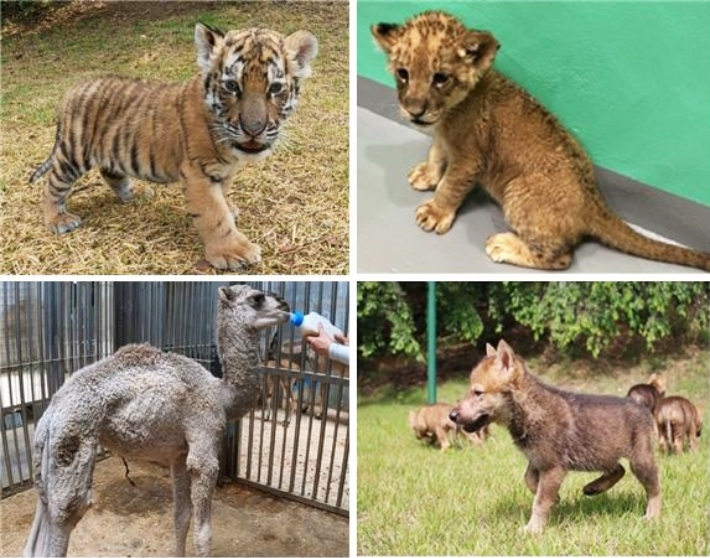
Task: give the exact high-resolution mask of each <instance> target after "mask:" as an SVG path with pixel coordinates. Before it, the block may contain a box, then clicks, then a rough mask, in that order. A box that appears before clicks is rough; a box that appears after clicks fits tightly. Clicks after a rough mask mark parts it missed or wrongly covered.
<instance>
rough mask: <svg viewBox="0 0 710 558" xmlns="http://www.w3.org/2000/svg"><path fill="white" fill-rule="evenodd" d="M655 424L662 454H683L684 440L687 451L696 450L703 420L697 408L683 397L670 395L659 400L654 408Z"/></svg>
mask: <svg viewBox="0 0 710 558" xmlns="http://www.w3.org/2000/svg"><path fill="white" fill-rule="evenodd" d="M656 424H657V427H658V434H659V442H660V446H661V451H662V452H664V453H672V452H675V453H683V449H684V447H685V442H686V440H687V442H688V445H687V447H688V450H689V451H696V450H697V449H698V437H699V436H700V432H701V430H702V427H703V419H702V416H701V414H700V411H699V410H698V408H697V407H696V406H695V405H693V403H692V402H691V401H689V400H688V399H686V398H685V397H681V396H679V395H672V396H670V397H665V398H663V399H661V401H659V402H658V405H657V406H656Z"/></svg>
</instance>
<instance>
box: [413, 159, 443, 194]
mask: <svg viewBox="0 0 710 558" xmlns="http://www.w3.org/2000/svg"><path fill="white" fill-rule="evenodd" d="M430 169H431V167H430V166H429V165H428V164H427V163H419V164H418V165H416V166H415V167H414V168H413V169H412V170H411V171H409V174H408V175H407V180H408V181H409V184H410V185H411V186H412V188H414V189H415V190H418V191H420V192H426V191H427V190H435V189H436V185H437V184H439V181H440V180H441V175H437V174H436V173H434V172H431V170H430Z"/></svg>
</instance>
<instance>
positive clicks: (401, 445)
mask: <svg viewBox="0 0 710 558" xmlns="http://www.w3.org/2000/svg"><path fill="white" fill-rule="evenodd" d="M707 363H708V355H707V354H706V353H702V354H699V355H695V357H693V358H692V359H690V361H684V362H683V363H682V364H675V363H674V364H673V365H672V366H670V367H669V370H668V372H669V373H670V381H669V383H670V393H676V394H681V395H685V396H688V397H689V398H691V399H692V400H693V401H694V402H696V403H701V404H704V405H707V402H708V387H709V386H708V380H709V379H708V372H707V370H708V367H707ZM533 369H535V367H534V366H533ZM644 373H645V370H637V371H634V372H633V376H635V377H632V376H629V375H626V376H623V375H618V377H614V376H613V375H611V376H609V375H606V376H604V377H596V378H595V377H587V378H585V379H584V380H583V383H584V385H585V388H584V389H585V391H588V392H596V393H619V392H622V391H623V392H624V393H625V391H626V389H627V388H628V386H629V385H631V384H633V383H636V382H637V381H639V380H640V379H641V376H642V375H643V374H644ZM553 375H556V374H555V373H554V371H553V373H552V374H551V376H553ZM546 379H547V380H548V381H551V380H550V377H548V378H546ZM579 381H581V380H579V378H578V382H579ZM555 383H556V384H558V385H560V386H565V385H569V384H566V383H565V382H564V380H563V379H560V378H557V379H556V380H555ZM465 387H466V381H465V378H462V380H461V381H455V382H449V383H447V384H445V385H442V386H439V397H438V399H439V400H441V401H448V402H451V403H453V402H455V401H456V400H457V399H458V398H459V397H460V396H461V395H462V394H463V393H464V391H465ZM681 388H682V389H681ZM686 389H687V390H688V391H685V390H686ZM425 397H426V394H425V389H423V388H419V389H414V390H409V391H406V392H400V393H396V394H395V393H394V392H392V391H391V390H383V391H380V392H379V393H377V394H375V395H373V396H371V397H367V398H361V400H360V402H359V406H358V471H357V473H358V483H357V485H358V492H357V499H358V529H357V532H358V541H357V547H358V553H359V554H363V555H474V556H476V555H530V554H535V555H539V554H543V555H580V554H581V555H646V556H650V555H707V554H708V550H710V548H709V547H708V532H709V527H710V526H709V522H708V511H709V510H708V507H709V505H710V483H709V482H708V455H709V454H710V452H709V444H708V435H707V430H706V432H705V433H704V435H703V436H702V437H701V449H700V451H699V452H698V453H696V454H683V455H679V456H670V457H668V456H662V455H657V462H658V466H659V470H660V473H661V484H662V497H663V513H662V518H661V520H660V522H657V523H648V522H646V521H644V520H643V519H642V515H643V513H644V509H645V504H646V502H645V495H644V491H643V489H642V487H641V485H640V484H639V483H638V481H637V480H636V478H635V477H634V476H633V475H632V474H631V473H630V471H628V469H629V468H628V466H627V464H625V468H626V469H627V475H626V476H625V477H624V478H623V479H622V480H621V481H620V482H619V483H618V484H617V485H616V486H615V487H614V488H612V489H611V490H610V491H609V492H607V493H604V494H601V495H599V496H596V497H585V496H583V495H582V492H581V490H582V486H583V485H584V484H585V483H587V482H589V481H590V480H592V479H593V478H595V476H597V475H595V474H594V473H576V472H572V473H570V474H569V475H568V476H567V478H566V479H565V482H564V483H563V485H562V489H561V491H560V502H559V503H558V505H557V506H555V508H554V509H553V511H552V514H551V517H550V521H549V523H548V525H547V528H546V530H545V532H544V534H543V535H541V536H539V537H535V536H529V535H526V534H524V533H522V532H521V528H522V527H523V526H524V525H525V523H526V522H527V521H528V519H529V515H530V511H531V507H532V500H533V497H532V494H531V493H530V492H529V491H528V489H527V488H526V487H525V485H524V483H523V473H524V471H525V467H526V461H525V458H524V456H523V454H522V453H521V452H520V451H518V450H517V449H516V448H515V447H514V445H513V443H512V442H511V440H510V436H509V434H508V432H507V431H505V430H504V429H502V428H499V427H494V429H493V438H492V439H491V440H489V442H487V443H486V444H485V445H484V446H483V447H482V448H474V447H466V448H464V449H463V450H449V451H447V452H441V451H439V450H438V449H433V448H431V447H428V446H424V445H423V444H421V443H420V442H418V441H417V440H416V439H415V438H414V436H413V435H412V434H411V432H410V431H409V427H408V424H407V414H408V412H409V410H410V409H414V408H416V407H418V406H420V405H421V404H423V403H424V399H425ZM706 420H707V419H706Z"/></svg>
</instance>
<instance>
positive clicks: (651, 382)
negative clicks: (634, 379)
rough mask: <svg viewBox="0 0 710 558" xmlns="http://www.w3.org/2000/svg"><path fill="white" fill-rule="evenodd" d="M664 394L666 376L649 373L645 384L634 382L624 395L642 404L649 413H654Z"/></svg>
mask: <svg viewBox="0 0 710 558" xmlns="http://www.w3.org/2000/svg"><path fill="white" fill-rule="evenodd" d="M665 394H666V378H665V376H663V375H658V374H651V375H650V376H649V378H648V382H647V383H645V384H635V385H633V386H631V387H630V388H629V391H628V392H627V393H626V397H630V398H631V399H633V400H634V401H636V403H638V404H639V405H643V406H644V407H646V408H647V409H648V410H649V411H651V414H655V412H656V407H657V406H658V403H659V401H661V399H662V398H663V396H664V395H665Z"/></svg>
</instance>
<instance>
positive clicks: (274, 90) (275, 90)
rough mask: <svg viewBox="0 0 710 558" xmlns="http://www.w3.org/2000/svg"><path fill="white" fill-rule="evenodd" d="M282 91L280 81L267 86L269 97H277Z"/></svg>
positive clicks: (282, 87)
mask: <svg viewBox="0 0 710 558" xmlns="http://www.w3.org/2000/svg"><path fill="white" fill-rule="evenodd" d="M283 90H284V84H283V83H281V82H280V81H275V82H274V83H272V84H271V85H269V94H270V95H278V94H279V93H281V92H282V91H283Z"/></svg>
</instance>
